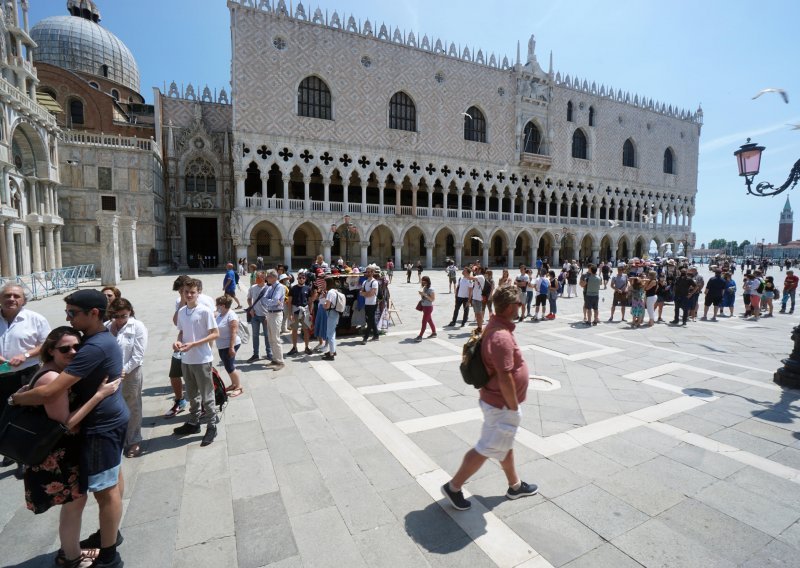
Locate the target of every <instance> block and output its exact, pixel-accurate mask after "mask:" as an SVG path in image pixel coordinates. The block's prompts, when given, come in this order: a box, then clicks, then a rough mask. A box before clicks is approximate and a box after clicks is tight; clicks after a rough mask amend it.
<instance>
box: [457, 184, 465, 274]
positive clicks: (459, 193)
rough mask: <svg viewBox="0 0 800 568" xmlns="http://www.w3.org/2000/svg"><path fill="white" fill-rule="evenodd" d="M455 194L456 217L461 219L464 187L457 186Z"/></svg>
mask: <svg viewBox="0 0 800 568" xmlns="http://www.w3.org/2000/svg"><path fill="white" fill-rule="evenodd" d="M457 195H458V218H459V219H461V204H462V202H463V198H464V189H463V188H461V187H459V188H458V193H457ZM457 264H458V265H459V266H461V264H460V263H457Z"/></svg>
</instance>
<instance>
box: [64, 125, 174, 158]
mask: <svg viewBox="0 0 800 568" xmlns="http://www.w3.org/2000/svg"><path fill="white" fill-rule="evenodd" d="M59 138H60V139H61V141H62V142H64V143H66V144H74V145H76V146H98V147H105V148H109V147H111V148H130V149H131V150H146V151H149V152H155V153H156V154H160V153H161V151H160V149H159V147H158V142H156V141H155V140H153V139H152V138H138V137H136V136H122V135H121V134H103V133H102V132H101V133H100V134H92V133H91V132H81V131H79V130H62V131H61V135H60V136H59Z"/></svg>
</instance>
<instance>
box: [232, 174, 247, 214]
mask: <svg viewBox="0 0 800 568" xmlns="http://www.w3.org/2000/svg"><path fill="white" fill-rule="evenodd" d="M234 179H235V180H236V208H237V209H244V207H245V197H244V176H243V175H242V174H241V173H237V174H236V175H235V177H234Z"/></svg>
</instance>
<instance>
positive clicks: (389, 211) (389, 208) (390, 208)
mask: <svg viewBox="0 0 800 568" xmlns="http://www.w3.org/2000/svg"><path fill="white" fill-rule="evenodd" d="M395 210H396V206H395V205H384V206H383V214H384V215H394V214H395Z"/></svg>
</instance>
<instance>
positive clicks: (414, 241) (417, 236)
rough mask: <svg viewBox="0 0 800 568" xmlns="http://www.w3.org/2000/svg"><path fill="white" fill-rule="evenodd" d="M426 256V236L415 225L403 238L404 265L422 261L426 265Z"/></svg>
mask: <svg viewBox="0 0 800 568" xmlns="http://www.w3.org/2000/svg"><path fill="white" fill-rule="evenodd" d="M409 195H410V192H409ZM425 255H426V253H425V234H424V233H423V232H422V229H420V228H419V227H417V226H416V225H414V226H413V227H411V228H410V229H409V230H408V231H406V234H405V235H404V236H403V263H404V264H405V263H406V262H411V263H412V264H416V263H417V262H418V261H421V262H422V264H423V265H424V264H425V258H426V256H425Z"/></svg>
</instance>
